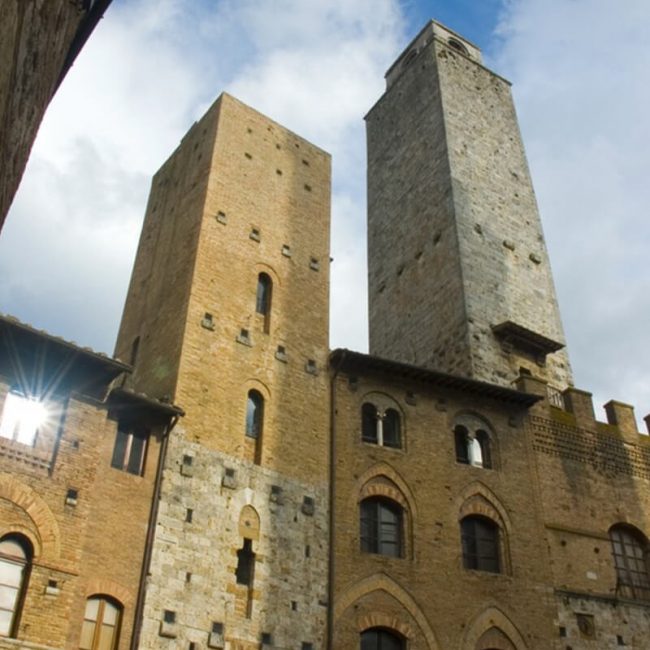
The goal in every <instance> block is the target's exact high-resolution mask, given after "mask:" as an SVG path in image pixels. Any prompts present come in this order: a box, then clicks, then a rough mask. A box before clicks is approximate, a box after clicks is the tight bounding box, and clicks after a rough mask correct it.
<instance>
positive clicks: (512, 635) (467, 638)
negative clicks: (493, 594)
mask: <svg viewBox="0 0 650 650" xmlns="http://www.w3.org/2000/svg"><path fill="white" fill-rule="evenodd" d="M486 644H487V645H486ZM508 644H509V645H508ZM492 648H494V649H495V650H527V648H528V646H527V645H526V643H525V641H524V638H523V635H522V634H521V633H520V632H519V630H518V629H517V628H516V627H515V625H514V623H513V622H512V621H511V620H510V619H509V618H508V616H506V614H504V613H503V612H502V611H501V610H500V609H498V608H497V607H493V606H492V607H488V608H487V609H484V610H483V611H482V612H480V613H479V614H477V615H476V616H475V617H474V618H473V619H472V621H471V622H470V624H469V625H468V626H467V629H466V632H465V634H464V636H463V639H462V642H461V646H460V650H488V649H492Z"/></svg>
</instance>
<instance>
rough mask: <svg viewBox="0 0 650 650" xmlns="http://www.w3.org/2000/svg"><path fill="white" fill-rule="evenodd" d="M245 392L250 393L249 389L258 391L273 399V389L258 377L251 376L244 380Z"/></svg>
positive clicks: (266, 398) (265, 397)
mask: <svg viewBox="0 0 650 650" xmlns="http://www.w3.org/2000/svg"><path fill="white" fill-rule="evenodd" d="M242 387H243V394H244V395H248V391H249V390H256V391H258V392H259V393H260V394H261V395H262V397H263V398H264V399H265V400H266V401H268V400H270V399H271V389H270V388H269V387H268V386H267V385H266V384H265V383H264V382H263V381H260V380H259V379H257V378H256V377H249V378H248V379H245V380H244V381H243V382H242Z"/></svg>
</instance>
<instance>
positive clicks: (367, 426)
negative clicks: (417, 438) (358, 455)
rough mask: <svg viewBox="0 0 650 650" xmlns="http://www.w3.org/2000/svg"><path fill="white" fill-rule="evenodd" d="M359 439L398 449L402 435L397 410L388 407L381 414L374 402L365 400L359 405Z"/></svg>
mask: <svg viewBox="0 0 650 650" xmlns="http://www.w3.org/2000/svg"><path fill="white" fill-rule="evenodd" d="M361 439H362V440H363V441H364V442H370V443H372V444H375V445H380V446H383V447H392V448H394V449H400V448H401V446H402V435H401V424H400V415H399V412H398V411H397V410H396V409H393V408H389V409H386V411H385V412H384V413H383V414H382V413H380V412H379V410H378V409H377V407H376V406H375V405H374V404H372V403H370V402H365V403H364V404H363V406H362V407H361Z"/></svg>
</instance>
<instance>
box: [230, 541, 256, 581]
mask: <svg viewBox="0 0 650 650" xmlns="http://www.w3.org/2000/svg"><path fill="white" fill-rule="evenodd" d="M254 569H255V553H253V542H252V540H250V539H247V538H244V544H243V545H242V547H241V548H240V549H239V550H238V551H237V569H236V570H235V577H236V579H237V584H239V585H246V586H247V587H252V586H253V573H254Z"/></svg>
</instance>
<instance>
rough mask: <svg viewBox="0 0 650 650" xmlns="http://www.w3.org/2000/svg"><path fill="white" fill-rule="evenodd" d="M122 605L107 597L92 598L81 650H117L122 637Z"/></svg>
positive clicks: (89, 602) (81, 641) (88, 606)
mask: <svg viewBox="0 0 650 650" xmlns="http://www.w3.org/2000/svg"><path fill="white" fill-rule="evenodd" d="M121 618H122V607H121V605H120V604H119V603H118V602H117V601H115V600H113V599H112V598H109V597H107V596H99V595H98V596H91V597H90V598H89V599H88V600H87V601H86V612H85V613H84V622H83V626H82V628H81V640H80V642H79V648H80V650H115V648H117V642H118V641H119V637H120V622H121Z"/></svg>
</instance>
